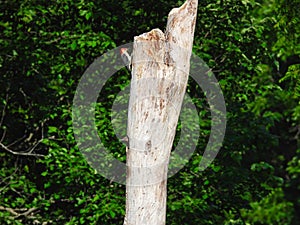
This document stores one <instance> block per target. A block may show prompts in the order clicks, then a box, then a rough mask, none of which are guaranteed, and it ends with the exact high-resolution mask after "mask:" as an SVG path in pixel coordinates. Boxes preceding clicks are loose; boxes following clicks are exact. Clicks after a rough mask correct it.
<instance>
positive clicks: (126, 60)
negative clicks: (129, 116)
mask: <svg viewBox="0 0 300 225" xmlns="http://www.w3.org/2000/svg"><path fill="white" fill-rule="evenodd" d="M120 55H121V58H122V60H123V62H124V64H125V66H126V67H127V68H128V70H129V71H131V56H130V55H129V53H128V48H121V49H120Z"/></svg>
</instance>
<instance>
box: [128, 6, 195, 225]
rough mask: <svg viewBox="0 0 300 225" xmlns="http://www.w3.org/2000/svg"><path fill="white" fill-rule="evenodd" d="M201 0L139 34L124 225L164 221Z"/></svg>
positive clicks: (153, 224)
mask: <svg viewBox="0 0 300 225" xmlns="http://www.w3.org/2000/svg"><path fill="white" fill-rule="evenodd" d="M197 4H198V1H197V0H187V1H186V2H185V3H184V5H182V6H181V7H180V8H176V9H173V10H172V11H171V12H170V14H169V18H168V24H167V28H166V32H165V33H163V32H162V31H160V30H159V29H154V30H152V31H150V32H149V33H145V34H142V35H140V36H138V37H135V38H134V45H133V56H132V57H133V58H132V80H131V89H130V100H129V110H128V126H127V136H128V139H129V146H128V150H127V179H126V216H125V220H124V225H125V224H126V225H164V224H165V221H166V219H165V218H166V189H167V169H168V163H169V156H170V151H171V147H172V143H173V139H174V136H175V132H176V126H177V121H178V117H179V113H180V108H181V104H182V100H183V97H184V94H185V90H186V85H187V81H188V75H189V68H190V56H191V52H192V45H193V37H194V29H195V23H196V14H197Z"/></svg>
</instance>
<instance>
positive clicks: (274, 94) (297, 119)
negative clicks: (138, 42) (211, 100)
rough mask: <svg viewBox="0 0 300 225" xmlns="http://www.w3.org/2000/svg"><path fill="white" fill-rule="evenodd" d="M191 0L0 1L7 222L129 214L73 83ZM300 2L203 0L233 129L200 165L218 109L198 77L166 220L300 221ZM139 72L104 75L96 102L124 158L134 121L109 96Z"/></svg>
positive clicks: (99, 121)
mask: <svg viewBox="0 0 300 225" xmlns="http://www.w3.org/2000/svg"><path fill="white" fill-rule="evenodd" d="M181 4H182V1H155V2H154V1H142V2H141V1H122V2H120V1H112V0H110V1H107V0H103V1H89V0H80V1H70V0H61V1H55V2H54V1H44V2H38V1H22V2H20V1H15V0H12V1H5V2H3V3H2V4H1V5H0V45H1V52H0V73H1V79H0V90H1V91H0V143H1V150H0V164H1V167H0V202H1V204H0V224H13V225H22V224H26V225H27V224H28V225H30V224H37V223H40V224H42V223H44V224H46V223H47V224H69V225H75V224H123V218H124V214H125V187H124V186H120V185H118V184H116V183H111V182H110V181H108V180H106V179H105V178H103V177H101V176H100V175H99V174H97V172H96V171H95V170H94V169H92V168H91V167H90V166H89V164H88V163H87V162H86V160H85V159H84V157H83V156H82V154H81V153H80V152H79V150H78V147H77V146H76V142H75V139H74V133H73V128H72V118H71V116H72V112H71V108H72V100H73V97H74V92H75V90H76V87H77V84H78V82H79V80H80V77H81V76H82V74H83V73H84V71H85V69H86V68H87V67H88V66H89V65H90V64H91V63H92V62H93V60H94V59H95V58H97V57H98V56H100V55H101V54H102V53H104V52H106V51H107V50H109V49H112V48H114V47H116V46H117V45H120V44H123V43H126V42H131V41H132V40H133V37H134V36H135V35H139V34H141V33H144V32H146V31H149V30H151V29H152V28H156V27H159V28H161V29H162V30H163V29H164V27H165V25H166V20H167V14H168V12H169V11H170V9H172V8H173V7H177V6H179V5H181ZM298 9H299V2H298V1H284V0H276V1H275V0H271V1H261V0H243V1H233V0H228V1H220V0H213V1H206V0H204V1H199V11H198V19H197V27H196V33H195V38H194V52H195V53H196V54H197V55H198V56H199V57H201V58H202V59H203V60H204V61H205V62H206V63H207V64H208V66H209V67H210V68H211V69H212V72H214V74H215V75H216V77H217V78H218V80H219V83H220V86H221V88H222V90H223V93H224V96H225V100H226V104H227V111H228V113H227V118H228V121H227V132H226V136H225V141H224V143H223V147H222V149H221V151H220V153H219V155H218V157H217V159H216V160H215V161H214V163H213V164H212V165H210V167H209V168H208V169H207V170H205V171H204V172H199V167H198V165H199V163H200V161H201V158H202V154H203V152H204V150H205V147H206V144H207V140H208V138H209V134H210V124H211V118H210V113H209V109H208V105H207V102H206V99H205V94H204V93H203V92H202V90H200V87H197V86H196V85H195V82H194V81H193V80H190V81H189V86H188V90H187V92H188V94H189V96H191V98H192V100H193V102H194V103H195V105H196V107H197V110H198V114H199V117H200V120H199V125H200V129H201V130H200V137H199V140H198V145H197V149H196V152H195V154H194V155H193V157H192V158H191V159H190V160H189V162H188V164H187V165H186V166H185V167H184V168H183V169H182V170H181V171H180V172H179V173H177V174H176V175H175V176H174V177H172V178H171V179H169V180H168V212H167V224H174V225H175V224H189V225H191V224H197V225H199V224H200V225H201V224H203V225H207V224H226V225H231V224H243V225H245V224H286V225H296V224H299V223H300V218H299V215H300V213H299V209H300V202H299V199H300V196H299V193H300V190H299V187H300V185H299V180H300V179H299V178H300V163H299V160H300V156H299V154H300V152H299V151H300V150H299V149H300V141H299V130H300V128H299V124H300V79H299V78H300V77H299V74H300V73H299V69H300V67H299V63H300V62H298V63H293V64H291V65H289V66H286V65H287V64H288V61H289V59H291V58H293V57H294V56H298V57H299V56H300V45H299V43H300V42H299V41H300V40H299V39H300V36H299V34H300V26H299V24H300V23H299V20H300V17H299V13H298ZM296 59H297V57H296ZM129 76H130V75H129V74H128V73H125V71H124V70H122V71H119V72H118V73H117V74H116V75H115V76H113V77H112V78H111V79H110V80H109V81H108V82H107V83H106V85H105V87H104V88H103V90H102V92H101V95H99V99H98V104H97V105H96V111H95V120H96V126H97V129H98V133H99V136H100V138H101V140H102V142H103V143H104V145H105V146H106V147H107V149H108V150H109V151H110V152H111V153H112V154H113V156H114V157H116V158H117V159H119V160H120V161H125V146H124V145H122V144H121V143H120V142H119V141H118V139H117V135H124V134H125V130H126V124H124V123H122V118H121V119H120V118H118V117H117V115H115V112H114V111H113V110H112V106H113V104H114V102H115V101H118V102H120V103H121V104H126V99H125V98H124V96H118V92H119V91H121V90H123V89H124V88H125V87H126V86H127V85H128V84H129V79H130V78H129ZM187 115H188V114H187ZM111 119H112V120H113V123H112V122H111ZM187 121H188V122H189V123H190V124H192V123H193V122H194V121H195V120H194V118H187ZM181 125H182V123H181V121H179V126H178V129H177V135H176V137H175V143H174V147H176V144H177V143H178V141H179V138H180V137H179V135H180V132H181ZM114 126H117V127H118V129H119V131H121V133H115V132H116V131H115V130H114V129H115V127H114ZM190 128H191V129H193V126H192V125H191V127H190ZM191 135H192V136H193V135H196V134H194V133H193V134H191ZM190 144H191V143H187V144H186V147H188V146H189V145H190ZM2 145H3V146H4V147H6V148H4V147H3V146H2ZM9 150H11V151H9ZM12 152H15V153H17V154H12ZM23 153H27V155H24V154H23ZM28 153H30V154H28ZM22 154H23V155H22ZM37 154H39V155H44V157H41V156H39V155H37ZM33 155H36V156H33ZM30 210H32V211H30ZM27 212H29V213H28V214H26V213H27Z"/></svg>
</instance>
